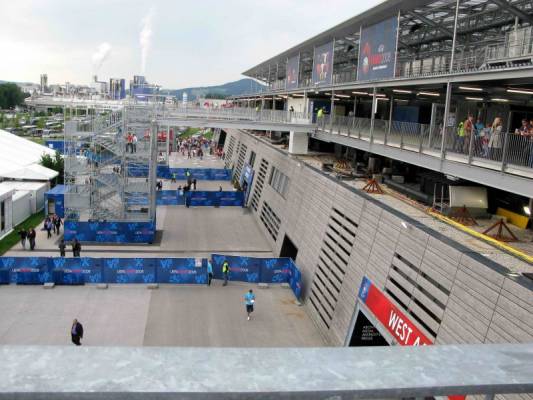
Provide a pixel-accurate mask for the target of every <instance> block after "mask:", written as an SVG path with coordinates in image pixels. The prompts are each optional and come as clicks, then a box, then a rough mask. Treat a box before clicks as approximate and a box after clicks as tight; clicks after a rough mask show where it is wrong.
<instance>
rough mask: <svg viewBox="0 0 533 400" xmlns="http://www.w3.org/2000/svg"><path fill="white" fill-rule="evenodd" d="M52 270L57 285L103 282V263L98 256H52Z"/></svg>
mask: <svg viewBox="0 0 533 400" xmlns="http://www.w3.org/2000/svg"><path fill="white" fill-rule="evenodd" d="M50 262H51V271H52V277H53V281H54V283H56V284H57V285H83V284H85V283H101V282H103V274H102V263H101V262H100V259H98V258H88V257H74V258H65V257H56V258H51V259H50Z"/></svg>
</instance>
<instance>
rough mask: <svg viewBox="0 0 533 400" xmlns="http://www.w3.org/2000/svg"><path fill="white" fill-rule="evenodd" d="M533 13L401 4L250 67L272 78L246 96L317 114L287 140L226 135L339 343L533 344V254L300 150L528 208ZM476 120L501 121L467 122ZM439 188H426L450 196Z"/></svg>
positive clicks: (388, 4)
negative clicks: (363, 184) (347, 177)
mask: <svg viewBox="0 0 533 400" xmlns="http://www.w3.org/2000/svg"><path fill="white" fill-rule="evenodd" d="M532 23H533V6H532V4H531V2H528V1H520V0H519V1H504V0H497V1H495V0H493V1H484V0H481V1H479V0H472V1H470V0H468V1H462V0H458V1H447V0H444V1H426V0H423V1H399V0H389V1H385V2H383V3H381V4H379V5H378V6H376V7H374V8H372V9H370V10H368V11H366V12H364V13H362V14H360V15H358V16H356V17H354V18H351V19H349V20H347V21H345V22H343V23H341V24H339V25H337V26H335V27H333V28H331V29H329V30H327V31H325V32H323V33H321V34H319V35H317V36H315V37H313V38H311V39H309V40H307V41H305V42H303V43H301V44H299V45H297V46H295V47H293V48H291V49H288V50H287V51H285V52H283V53H281V54H279V55H277V56H274V57H272V58H270V59H269V60H267V61H265V62H263V63H261V64H259V65H257V66H255V67H253V68H251V69H249V70H248V71H246V72H245V73H244V74H245V75H247V76H249V77H252V78H254V79H257V80H260V81H262V82H264V83H266V84H267V85H268V86H267V87H266V89H265V90H263V91H262V92H258V93H250V94H246V95H242V96H237V97H235V98H234V101H235V102H236V103H237V104H239V105H241V106H243V107H251V108H254V109H255V110H256V111H257V112H259V111H260V112H265V111H266V110H284V111H285V112H286V113H287V114H288V115H292V113H303V114H304V115H305V116H306V117H307V118H312V119H313V122H315V123H316V124H317V129H316V131H315V132H313V133H310V134H307V133H305V132H301V133H298V132H290V135H288V138H289V145H288V149H287V150H286V149H283V148H281V147H280V146H277V145H276V141H275V140H274V139H273V137H274V135H271V136H270V137H269V138H268V137H265V135H263V134H260V133H259V132H254V131H251V130H238V129H233V130H228V131H227V136H226V137H225V144H224V146H225V153H226V166H227V167H233V169H234V172H235V174H237V176H238V175H239V174H240V173H241V172H240V171H242V170H243V169H245V168H247V169H249V168H250V166H251V168H252V169H253V170H254V174H255V177H254V184H253V187H252V190H251V195H250V203H249V204H250V207H251V208H252V211H253V213H254V215H255V217H256V219H257V221H258V224H259V226H260V227H261V229H263V231H264V232H265V235H266V236H267V237H268V239H269V240H270V242H271V244H272V246H273V248H274V251H275V252H279V253H280V254H281V255H290V256H293V257H296V263H297V264H298V265H299V266H300V268H301V269H302V273H303V280H304V306H305V308H306V309H307V311H308V312H309V314H310V315H311V316H312V318H313V319H314V320H315V322H316V324H317V325H318V326H319V328H320V330H321V332H322V334H323V335H324V337H325V338H327V341H328V342H329V343H330V344H332V345H360V344H366V345H383V344H400V345H410V344H421V343H422V344H431V343H440V344H445V343H494V342H531V341H532V340H533V334H532V333H531V332H532V328H533V313H532V310H533V291H532V290H533V283H532V281H531V279H530V276H531V275H528V273H530V272H531V268H532V267H531V259H530V258H529V259H526V260H525V261H524V260H523V259H519V258H516V257H514V256H512V255H510V254H508V253H506V252H504V251H498V250H495V249H492V248H491V250H487V249H485V250H483V249H481V247H476V246H473V245H472V243H473V242H475V240H474V239H472V237H470V236H468V235H467V234H464V233H460V232H455V231H454V230H453V229H449V227H448V228H446V226H445V225H444V224H443V223H441V222H438V221H435V220H434V219H432V218H423V217H421V216H420V215H417V214H416V213H415V212H414V211H412V210H410V209H407V208H404V209H398V207H396V206H395V205H394V204H392V205H388V204H385V203H386V202H382V201H378V200H376V199H375V198H373V197H372V196H369V195H367V194H366V193H363V192H361V191H360V190H356V189H354V188H353V187H352V186H350V185H349V184H347V183H344V182H342V181H340V180H338V179H336V178H335V177H334V176H333V175H332V174H328V173H325V172H324V171H321V170H319V169H316V168H314V167H313V166H310V165H308V163H305V162H303V161H302V159H303V158H301V157H298V155H302V154H306V153H309V149H311V150H312V151H313V152H314V154H316V152H315V150H319V151H320V150H323V149H324V148H328V149H331V148H332V149H334V153H335V154H336V155H337V156H341V157H345V158H347V159H348V161H349V162H350V163H353V164H357V163H359V162H360V161H364V162H367V161H368V158H379V159H381V160H386V161H387V165H390V164H389V163H392V164H393V165H396V166H397V165H398V164H399V165H400V166H402V168H418V169H419V171H421V170H422V169H423V170H425V171H429V172H430V173H431V174H433V176H437V177H439V178H434V179H437V181H438V180H440V181H446V182H448V183H449V182H468V185H470V186H480V187H484V188H487V190H488V191H489V198H490V200H491V201H493V202H495V203H497V204H499V203H498V202H503V201H507V204H511V203H512V204H515V205H516V206H515V209H514V210H513V211H516V212H517V213H521V214H522V215H523V216H525V217H526V218H527V213H526V211H527V210H528V204H529V211H530V210H531V200H530V199H531V198H533V135H529V134H525V133H524V132H521V131H519V129H520V127H521V122H522V120H523V119H527V120H528V121H529V120H531V119H532V118H533V101H532V99H533V97H532V94H533V79H532V78H531V76H532V72H533V35H532V29H533V28H532ZM469 116H471V117H472V118H473V124H474V123H476V122H478V123H480V124H483V126H484V127H485V128H487V130H486V131H482V130H481V128H479V133H477V134H476V133H475V132H474V131H472V132H466V133H465V131H464V129H463V126H464V124H465V121H466V120H467V119H468V117H469ZM517 129H518V131H517ZM484 132H486V133H487V134H486V136H485V135H484ZM494 132H496V134H494ZM284 135H286V133H281V135H277V137H279V136H282V137H283V136H284ZM490 137H491V138H492V139H490ZM430 186H431V188H432V189H433V192H431V193H417V194H419V195H426V196H429V197H428V198H433V199H434V200H435V198H437V197H438V196H439V193H437V191H436V189H434V188H436V186H434V185H433V181H432V184H431V185H430ZM441 195H443V194H441ZM441 200H442V199H441ZM415 214H416V215H415ZM529 223H531V221H530V222H529ZM528 260H529V261H528ZM528 276H529V277H528ZM415 339H418V342H415Z"/></svg>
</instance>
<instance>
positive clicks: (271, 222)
mask: <svg viewBox="0 0 533 400" xmlns="http://www.w3.org/2000/svg"><path fill="white" fill-rule="evenodd" d="M261 221H262V222H263V225H264V226H265V228H266V229H267V231H268V233H270V236H271V237H272V239H274V242H275V241H276V240H277V239H278V232H279V227H280V225H281V220H280V219H279V217H278V216H277V214H276V213H275V212H274V210H272V208H271V207H270V206H269V205H268V203H267V202H266V201H265V202H263V207H262V208H261Z"/></svg>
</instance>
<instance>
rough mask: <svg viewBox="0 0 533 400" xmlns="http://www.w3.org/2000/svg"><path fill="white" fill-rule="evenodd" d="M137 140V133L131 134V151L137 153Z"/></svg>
mask: <svg viewBox="0 0 533 400" xmlns="http://www.w3.org/2000/svg"><path fill="white" fill-rule="evenodd" d="M137 142H138V139H137V135H136V134H133V137H132V138H131V152H132V153H137Z"/></svg>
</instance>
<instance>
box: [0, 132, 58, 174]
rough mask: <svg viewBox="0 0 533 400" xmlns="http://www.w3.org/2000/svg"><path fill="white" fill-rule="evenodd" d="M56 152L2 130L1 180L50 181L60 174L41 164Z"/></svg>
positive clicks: (0, 140) (0, 139)
mask: <svg viewBox="0 0 533 400" xmlns="http://www.w3.org/2000/svg"><path fill="white" fill-rule="evenodd" d="M43 154H50V155H51V156H53V155H54V154H55V150H52V149H50V148H48V147H46V146H42V145H40V144H38V143H35V142H32V141H31V140H28V139H24V138H22V137H20V136H17V135H14V134H12V133H9V132H7V131H4V130H1V129H0V178H9V179H28V180H49V179H53V178H55V177H56V176H57V175H58V173H57V172H56V171H53V170H51V169H49V168H45V167H43V166H42V165H40V164H39V162H40V161H41V156H42V155H43Z"/></svg>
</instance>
